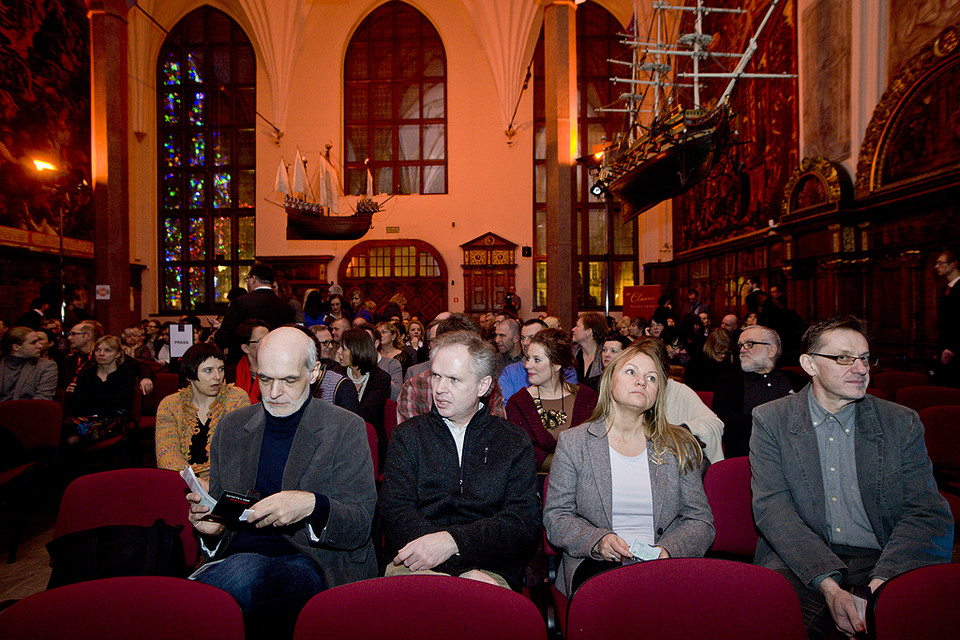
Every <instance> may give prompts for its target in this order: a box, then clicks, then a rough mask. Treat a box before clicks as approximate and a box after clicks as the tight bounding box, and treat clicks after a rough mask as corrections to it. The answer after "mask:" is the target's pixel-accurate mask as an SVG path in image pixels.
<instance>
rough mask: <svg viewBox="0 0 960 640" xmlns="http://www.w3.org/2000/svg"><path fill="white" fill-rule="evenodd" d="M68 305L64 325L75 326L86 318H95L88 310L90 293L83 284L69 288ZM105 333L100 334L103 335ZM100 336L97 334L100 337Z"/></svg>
mask: <svg viewBox="0 0 960 640" xmlns="http://www.w3.org/2000/svg"><path fill="white" fill-rule="evenodd" d="M65 299H66V302H67V304H66V307H65V308H64V310H63V326H65V327H75V326H76V325H78V324H80V323H81V322H84V321H86V320H93V316H91V315H90V312H89V311H87V305H88V304H90V294H88V293H87V289H86V288H85V287H84V286H82V285H74V286H73V287H71V288H69V289H68V291H67V294H66V296H65ZM102 335H103V334H100V336H102ZM100 336H97V338H99V337H100Z"/></svg>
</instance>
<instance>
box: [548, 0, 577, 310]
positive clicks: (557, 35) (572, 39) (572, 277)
mask: <svg viewBox="0 0 960 640" xmlns="http://www.w3.org/2000/svg"><path fill="white" fill-rule="evenodd" d="M541 1H542V2H543V45H544V46H543V53H544V74H545V78H544V80H545V82H544V85H545V87H544V88H545V93H546V95H545V96H544V97H545V103H544V106H545V111H546V113H545V116H546V125H547V311H548V313H549V314H550V315H553V316H557V317H558V318H560V321H561V323H562V326H564V327H567V328H569V327H572V326H573V324H574V323H575V322H576V317H577V308H576V300H577V298H576V295H575V291H576V286H577V281H578V278H577V274H576V272H575V265H576V262H575V261H574V259H573V257H574V253H575V252H576V242H575V240H576V239H575V238H574V235H573V234H574V229H576V220H574V207H575V203H574V201H573V193H574V192H573V185H574V180H575V174H574V171H575V169H574V164H575V159H576V157H577V20H576V18H577V14H576V6H575V4H574V1H573V0H541Z"/></svg>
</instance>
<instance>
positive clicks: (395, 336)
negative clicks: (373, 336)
mask: <svg viewBox="0 0 960 640" xmlns="http://www.w3.org/2000/svg"><path fill="white" fill-rule="evenodd" d="M377 331H378V332H379V333H380V349H379V353H380V355H381V356H382V357H384V358H391V359H393V360H396V361H397V362H399V363H400V371H401V373H400V379H399V380H397V381H396V383H397V385H398V386H399V385H401V384H403V374H404V373H406V371H407V368H408V367H409V366H410V365H411V364H413V357H412V356H411V355H410V353H408V352H407V351H406V350H405V349H404V344H403V341H402V340H401V332H400V328H399V327H398V326H397V325H396V324H394V323H392V322H380V323H378V324H377Z"/></svg>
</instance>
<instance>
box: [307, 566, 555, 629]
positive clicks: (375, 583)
mask: <svg viewBox="0 0 960 640" xmlns="http://www.w3.org/2000/svg"><path fill="white" fill-rule="evenodd" d="M546 635H547V632H546V629H545V628H544V625H543V618H542V617H541V616H540V612H539V611H538V610H537V608H536V606H534V604H533V602H531V601H530V600H528V599H527V598H525V597H523V596H522V595H520V594H519V593H515V592H513V591H511V590H509V589H504V588H503V587H497V586H493V585H490V584H485V583H482V582H477V581H475V580H467V579H465V578H454V577H452V576H430V575H405V576H393V577H390V578H374V579H373V580H362V581H360V582H353V583H350V584H345V585H342V586H339V587H334V588H333V589H328V590H327V591H323V592H321V593H319V594H317V595H316V596H314V597H313V598H312V599H311V600H310V602H308V603H307V605H306V606H305V607H304V608H303V611H301V612H300V617H299V619H298V620H297V628H296V631H295V632H294V634H293V637H294V640H313V639H314V638H319V637H322V638H325V639H327V640H338V639H342V640H355V639H356V638H364V639H365V640H415V639H417V640H419V639H420V638H458V639H460V640H470V639H473V638H476V639H477V640H479V639H481V638H483V639H485V640H498V639H500V640H523V639H525V638H530V639H539V640H546Z"/></svg>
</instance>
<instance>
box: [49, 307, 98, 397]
mask: <svg viewBox="0 0 960 640" xmlns="http://www.w3.org/2000/svg"><path fill="white" fill-rule="evenodd" d="M103 333H104V332H103V325H102V324H100V323H99V322H97V321H96V320H84V321H83V322H80V323H78V324H76V325H74V326H73V328H71V329H70V334H69V335H68V340H69V341H70V353H69V354H68V355H67V357H66V358H64V359H63V365H62V366H61V367H60V383H59V386H60V388H61V389H64V390H70V391H72V388H71V387H72V385H75V384H76V382H77V376H79V375H80V373H81V372H82V371H83V370H84V369H87V368H91V367H96V362H94V360H93V348H94V347H95V346H96V344H97V340H99V339H100V338H102V337H103Z"/></svg>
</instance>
